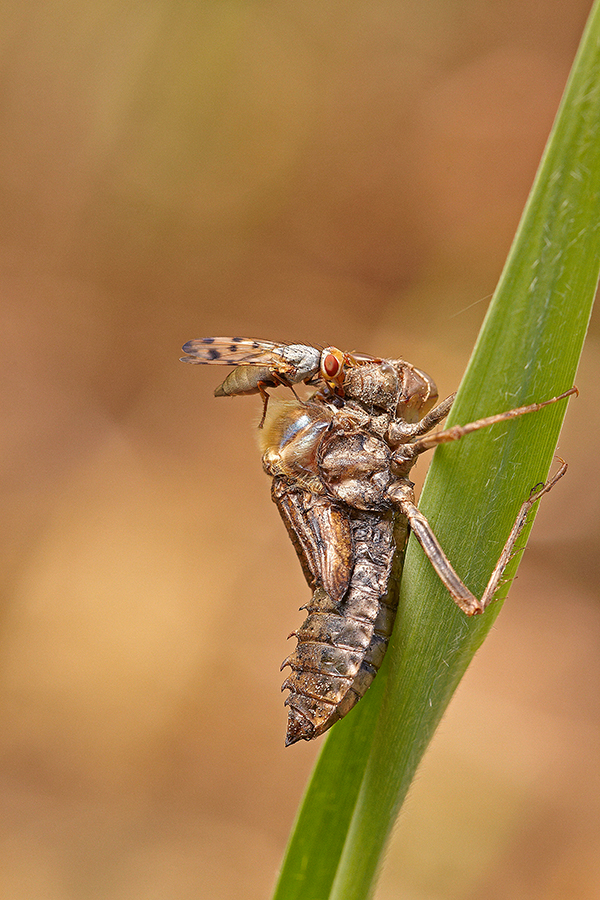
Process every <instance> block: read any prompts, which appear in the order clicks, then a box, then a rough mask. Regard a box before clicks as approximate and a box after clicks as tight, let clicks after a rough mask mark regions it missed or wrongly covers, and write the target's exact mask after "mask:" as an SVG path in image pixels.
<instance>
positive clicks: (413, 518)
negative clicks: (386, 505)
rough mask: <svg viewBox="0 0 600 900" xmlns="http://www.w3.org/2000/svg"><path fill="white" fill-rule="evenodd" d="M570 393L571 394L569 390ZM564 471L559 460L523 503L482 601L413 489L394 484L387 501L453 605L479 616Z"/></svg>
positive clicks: (564, 465) (563, 464)
mask: <svg viewBox="0 0 600 900" xmlns="http://www.w3.org/2000/svg"><path fill="white" fill-rule="evenodd" d="M569 393H572V392H571V391H569ZM556 399H558V398H556ZM550 402H551V401H550ZM566 471H567V464H566V462H564V461H563V460H561V466H560V469H559V470H558V472H557V473H556V475H554V476H553V477H552V478H551V479H550V480H549V481H547V482H546V483H545V484H542V485H536V487H535V488H534V489H533V491H532V493H531V495H530V496H529V498H528V499H527V500H525V502H524V503H523V504H522V506H521V509H520V510H519V513H518V515H517V518H516V519H515V523H514V525H513V527H512V529H511V532H510V534H509V536H508V539H507V541H506V544H505V545H504V548H503V550H502V553H501V554H500V558H499V560H498V562H497V563H496V565H495V567H494V571H493V572H492V574H491V576H490V580H489V581H488V583H487V585H486V588H485V590H484V592H483V594H482V595H481V599H478V598H477V597H476V596H475V594H473V593H472V592H471V591H470V590H469V588H468V587H467V586H466V584H465V583H464V582H463V581H462V580H461V578H460V577H459V575H457V573H456V571H455V569H454V568H453V566H452V563H451V562H450V560H449V559H448V557H447V556H446V554H445V553H444V551H443V550H442V548H441V546H440V543H439V541H438V539H437V538H436V536H435V534H434V533H433V531H432V529H431V525H430V524H429V522H428V521H427V519H426V518H425V516H424V515H423V513H421V512H420V511H419V510H418V509H417V506H416V504H415V502H414V496H413V493H412V487H409V485H408V484H407V483H406V482H404V481H402V482H397V483H396V485H395V486H394V487H392V489H391V490H390V499H391V500H392V502H393V503H394V505H396V506H397V507H398V509H399V510H400V511H401V512H402V513H404V515H405V516H406V517H407V519H408V521H409V524H410V527H411V529H412V531H413V533H414V535H415V537H416V538H417V540H418V541H419V543H420V544H421V546H422V548H423V550H424V551H425V555H426V556H427V558H428V559H429V561H430V562H431V565H432V566H433V568H434V569H435V572H436V574H437V576H438V578H439V579H440V581H441V582H442V583H443V584H444V585H445V587H446V588H447V589H448V592H449V593H450V595H451V597H452V599H453V600H454V602H455V603H456V605H457V606H459V607H460V609H462V611H463V612H464V613H466V614H467V615H468V616H473V615H477V614H478V613H482V612H483V611H484V609H485V608H486V607H487V606H489V604H490V603H491V602H492V600H493V599H494V596H495V594H496V591H497V590H498V586H499V584H500V581H501V579H502V575H503V574H504V570H505V569H506V566H507V565H508V563H509V561H510V559H511V557H512V555H513V553H514V549H515V544H516V542H517V540H518V537H519V534H520V533H521V530H522V529H523V526H524V525H525V521H526V519H527V515H528V513H529V512H530V510H531V508H532V507H533V506H534V505H535V504H536V503H537V502H538V500H540V499H541V498H542V497H543V496H544V494H547V493H548V491H550V490H551V489H552V488H553V487H554V485H555V484H556V482H557V481H558V480H559V479H560V478H562V477H563V475H564V474H565V472H566Z"/></svg>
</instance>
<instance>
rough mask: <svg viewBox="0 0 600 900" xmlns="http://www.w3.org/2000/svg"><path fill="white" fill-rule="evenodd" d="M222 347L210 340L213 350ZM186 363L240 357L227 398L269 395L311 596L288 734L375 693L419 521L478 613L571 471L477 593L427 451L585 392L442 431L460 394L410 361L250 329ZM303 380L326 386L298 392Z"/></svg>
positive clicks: (298, 734) (271, 435)
mask: <svg viewBox="0 0 600 900" xmlns="http://www.w3.org/2000/svg"><path fill="white" fill-rule="evenodd" d="M207 345H209V348H208V347H207ZM183 349H184V352H185V353H187V354H188V356H186V357H183V360H184V361H185V362H191V363H205V364H217V365H231V366H234V367H235V368H234V369H233V371H232V372H230V373H229V375H228V376H227V378H226V379H225V381H224V382H223V383H222V385H220V387H219V388H217V392H218V396H233V395H236V394H251V393H259V394H260V395H261V397H262V398H263V402H264V409H263V418H262V420H261V423H260V427H261V428H262V426H263V424H264V425H265V427H264V429H263V431H262V433H261V449H262V453H263V466H264V469H265V471H266V473H267V474H268V475H269V476H270V477H271V478H272V497H273V500H274V502H275V503H276V505H277V507H278V509H279V512H280V514H281V517H282V519H283V522H284V524H285V526H286V528H287V530H288V533H289V535H290V538H291V540H292V543H293V545H294V547H295V549H296V552H297V554H298V557H299V560H300V563H301V565H302V569H303V572H304V575H305V577H306V580H307V582H308V585H309V587H310V589H311V591H312V596H311V599H310V601H309V603H308V604H306V605H305V606H304V607H301V608H304V609H305V610H306V613H307V615H306V618H305V620H304V622H303V624H302V625H301V626H300V628H298V629H296V630H295V631H293V632H292V633H291V634H290V637H296V639H297V642H298V643H297V645H296V647H295V649H294V650H293V651H292V653H291V654H290V655H289V656H288V657H287V658H286V659H285V661H284V663H283V664H282V669H283V668H285V667H290V669H291V673H290V674H289V675H288V677H287V678H286V679H285V681H284V684H283V688H282V689H284V690H289V691H290V694H289V696H288V697H287V699H286V701H285V705H286V706H287V707H288V709H289V712H288V727H287V735H286V745H289V744H292V743H295V742H297V741H298V740H301V739H302V740H312V739H313V738H315V737H318V736H319V735H320V734H323V733H324V732H325V731H327V730H328V729H329V728H330V727H331V726H332V725H333V724H334V723H335V722H336V721H338V720H339V719H340V718H342V717H343V716H345V715H346V714H347V713H348V712H349V711H350V710H351V709H352V708H353V706H354V705H355V704H356V703H357V702H358V701H359V700H360V699H361V697H362V696H363V695H364V694H365V692H366V690H367V689H368V687H369V685H370V684H371V682H372V680H373V678H374V677H375V676H376V673H377V670H378V668H379V666H380V664H381V661H382V659H383V656H384V654H385V651H386V648H387V644H388V641H389V638H390V635H391V631H392V627H393V621H394V617H395V609H396V604H397V587H396V582H397V580H398V579H399V576H400V573H401V569H402V561H403V555H404V549H405V546H406V541H407V539H408V534H409V530H412V532H413V534H414V535H415V537H416V538H417V540H418V541H419V543H420V544H421V547H422V548H423V550H424V552H425V554H426V555H427V557H428V559H429V560H430V562H431V564H432V566H433V568H434V569H435V571H436V574H437V575H438V577H439V578H440V580H441V581H442V583H443V584H444V585H445V587H446V589H447V590H448V592H449V594H450V596H451V597H452V599H453V600H454V602H455V603H456V604H457V605H458V606H459V607H460V609H461V610H462V611H463V612H464V613H465V614H466V615H468V616H472V615H479V614H480V613H482V612H483V611H484V610H485V609H486V607H487V606H488V605H489V604H490V603H491V602H492V601H493V600H494V599H495V597H496V594H497V591H498V588H499V586H500V584H501V583H502V576H503V573H504V570H505V568H506V565H507V563H508V561H509V560H510V558H511V557H512V556H513V555H514V553H515V545H516V542H517V539H518V537H519V534H520V532H521V530H522V528H523V525H524V523H525V520H526V518H527V515H528V513H529V511H530V509H531V508H532V507H533V506H534V505H535V503H537V502H538V501H539V500H540V499H541V497H542V496H543V495H544V494H546V493H547V492H548V491H549V490H550V489H551V488H552V487H553V486H554V485H555V484H556V482H557V481H558V480H559V479H560V478H561V477H562V476H563V475H564V473H565V471H566V464H565V463H563V462H562V460H561V467H560V469H559V471H558V472H557V473H556V474H555V475H554V476H553V477H552V478H551V479H550V480H549V481H547V482H546V483H543V484H541V485H536V486H535V487H534V488H532V490H531V492H530V495H529V497H528V498H527V500H525V501H524V503H522V505H521V508H520V510H519V513H518V515H517V518H516V520H515V523H514V525H513V527H512V529H511V532H510V534H509V535H508V538H507V540H506V543H505V546H504V549H503V551H502V553H501V555H500V558H499V559H498V562H497V564H496V566H495V567H494V570H493V572H492V574H491V576H490V579H489V581H488V584H487V586H486V588H485V590H484V592H483V594H482V595H481V597H480V598H478V597H476V596H475V595H474V594H472V593H471V591H470V590H469V588H468V587H467V586H466V585H465V584H464V582H463V581H462V580H461V579H460V577H459V575H458V574H457V573H456V571H455V570H454V568H453V567H452V565H451V563H450V561H449V560H448V558H447V557H446V555H445V554H444V551H443V549H442V547H441V546H440V544H439V542H438V540H437V538H436V536H435V534H434V533H433V531H432V529H431V526H430V525H429V523H428V521H427V519H426V518H425V517H424V516H423V514H422V513H421V512H420V511H419V509H418V507H417V505H416V502H415V496H414V486H413V483H412V482H411V481H410V479H409V474H410V471H411V469H412V467H413V466H414V464H415V463H416V461H417V460H418V458H419V456H420V454H421V453H423V452H425V451H426V450H430V449H434V448H435V447H436V446H437V445H438V444H441V443H446V442H449V441H455V440H459V439H462V438H463V437H465V436H466V435H468V434H470V433H472V432H474V431H477V430H479V429H481V428H486V427H488V426H489V425H492V424H495V423H497V422H502V421H509V420H511V419H513V418H515V417H516V416H521V415H525V414H528V413H530V412H535V411H537V410H539V409H541V408H543V407H545V406H547V405H549V404H551V403H555V402H557V401H560V400H563V399H565V398H567V397H568V396H570V395H572V394H576V393H577V389H576V388H571V389H570V390H568V391H566V392H565V393H564V394H561V395H559V396H557V397H552V398H550V399H549V400H546V401H544V402H542V403H534V404H530V405H528V406H523V407H519V408H517V409H513V410H507V411H505V412H502V413H499V414H496V415H492V416H487V417H485V418H481V419H478V420H476V421H474V422H470V423H467V424H466V425H455V426H453V427H451V428H449V429H445V430H441V431H437V432H434V431H433V429H434V428H435V427H437V426H438V425H440V423H441V422H442V421H443V419H444V418H445V417H446V416H447V415H448V413H449V411H450V408H451V406H452V402H453V399H454V396H453V395H452V396H450V397H448V398H446V399H445V400H443V401H442V402H440V403H436V401H437V396H438V395H437V389H436V387H435V383H434V382H433V380H432V379H431V378H430V377H429V376H428V375H427V374H426V373H424V372H422V371H421V370H420V369H418V368H416V367H415V366H412V365H411V364H410V363H407V362H406V361H404V360H401V359H395V360H394V359H379V358H374V357H367V356H362V355H359V354H344V353H342V351H340V350H338V349H337V348H335V347H328V348H326V349H325V350H324V351H322V352H321V351H318V350H317V348H315V347H312V346H310V345H302V344H276V343H273V342H270V341H257V340H253V339H248V338H204V339H201V340H199V341H189V342H188V343H187V344H185V345H184V347H183ZM302 382H304V383H305V384H311V385H315V387H316V388H317V390H316V391H315V393H313V394H312V395H311V396H310V397H309V398H308V400H306V401H301V400H300V399H299V398H298V397H296V394H295V390H294V386H295V385H297V384H299V383H302ZM279 385H282V386H285V387H287V388H289V389H290V390H291V391H292V392H293V393H294V396H295V397H296V399H295V400H288V401H285V402H279V403H275V402H274V403H273V404H272V405H271V406H269V412H268V416H267V406H268V405H269V394H268V393H267V391H266V388H267V387H268V388H276V387H277V386H279Z"/></svg>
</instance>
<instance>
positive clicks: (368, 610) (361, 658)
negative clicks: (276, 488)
mask: <svg viewBox="0 0 600 900" xmlns="http://www.w3.org/2000/svg"><path fill="white" fill-rule="evenodd" d="M349 515H350V524H351V529H352V539H353V544H354V550H355V559H354V566H353V569H352V573H351V575H350V581H349V585H348V589H347V591H346V593H345V595H344V596H343V597H342V599H341V600H339V601H337V602H335V601H333V600H332V599H331V597H330V596H329V595H328V594H327V593H326V591H325V590H324V589H323V588H322V587H317V589H316V590H315V591H314V593H313V596H312V599H311V602H310V604H309V606H308V615H307V617H306V619H305V621H304V623H303V624H302V626H301V627H300V628H299V629H298V631H297V632H295V636H296V637H297V638H298V644H297V646H296V649H295V650H294V652H293V653H292V654H290V656H289V657H288V658H287V659H286V660H285V662H284V664H283V665H284V666H286V665H289V666H290V667H291V669H292V672H291V674H290V675H289V676H288V678H287V679H286V681H285V682H284V684H283V689H288V690H289V691H290V692H291V693H290V695H289V697H288V698H287V700H286V701H285V702H286V705H287V706H288V707H289V713H288V727H287V735H286V745H289V744H293V743H295V742H296V741H298V740H301V739H303V740H306V741H309V740H312V738H315V737H318V736H319V735H320V734H323V732H324V731H327V730H328V729H329V728H330V727H331V726H332V725H333V724H334V723H335V722H337V721H338V719H341V718H342V717H343V716H345V715H346V713H347V712H349V711H350V709H352V707H353V706H354V705H355V704H356V703H357V702H358V700H359V699H360V698H361V697H362V696H363V695H364V693H365V691H366V690H367V688H368V687H369V685H370V684H371V682H372V681H373V678H374V677H375V675H376V673H377V670H378V669H379V666H380V665H381V661H382V659H383V656H384V654H385V650H386V648H387V644H388V640H389V636H390V634H391V630H392V626H393V622H394V615H395V600H394V598H393V597H391V596H388V582H389V577H390V571H391V568H392V562H393V558H394V550H395V543H394V522H393V519H392V516H391V514H385V513H384V514H382V513H380V512H378V513H368V512H359V511H354V510H351V511H350V514H349ZM396 602H397V601H396Z"/></svg>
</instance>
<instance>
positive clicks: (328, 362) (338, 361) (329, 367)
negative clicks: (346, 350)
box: [321, 347, 344, 378]
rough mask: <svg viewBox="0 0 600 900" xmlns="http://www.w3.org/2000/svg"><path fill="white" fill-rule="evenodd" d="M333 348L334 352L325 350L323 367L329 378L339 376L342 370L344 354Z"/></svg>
mask: <svg viewBox="0 0 600 900" xmlns="http://www.w3.org/2000/svg"><path fill="white" fill-rule="evenodd" d="M328 349H329V348H328ZM331 350H332V351H333V352H327V351H323V360H322V362H321V369H322V371H323V373H324V374H325V376H326V377H327V378H337V376H338V375H339V374H340V372H341V370H342V366H343V361H344V355H343V353H342V352H341V351H340V350H335V348H333V347H332V348H331Z"/></svg>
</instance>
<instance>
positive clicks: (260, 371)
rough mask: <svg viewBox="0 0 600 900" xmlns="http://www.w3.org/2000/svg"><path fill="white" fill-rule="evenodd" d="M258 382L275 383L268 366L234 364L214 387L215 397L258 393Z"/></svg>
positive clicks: (263, 383) (270, 384)
mask: <svg viewBox="0 0 600 900" xmlns="http://www.w3.org/2000/svg"><path fill="white" fill-rule="evenodd" d="M259 383H260V384H262V385H266V386H271V387H274V386H275V384H276V383H277V382H275V381H274V380H273V376H272V374H271V370H270V369H269V368H268V366H236V367H235V369H233V371H232V372H230V373H229V375H228V376H227V378H226V379H225V381H224V382H223V383H222V384H220V385H219V386H218V387H217V388H215V397H234V396H236V395H237V394H258V393H259V386H258V385H259Z"/></svg>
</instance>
